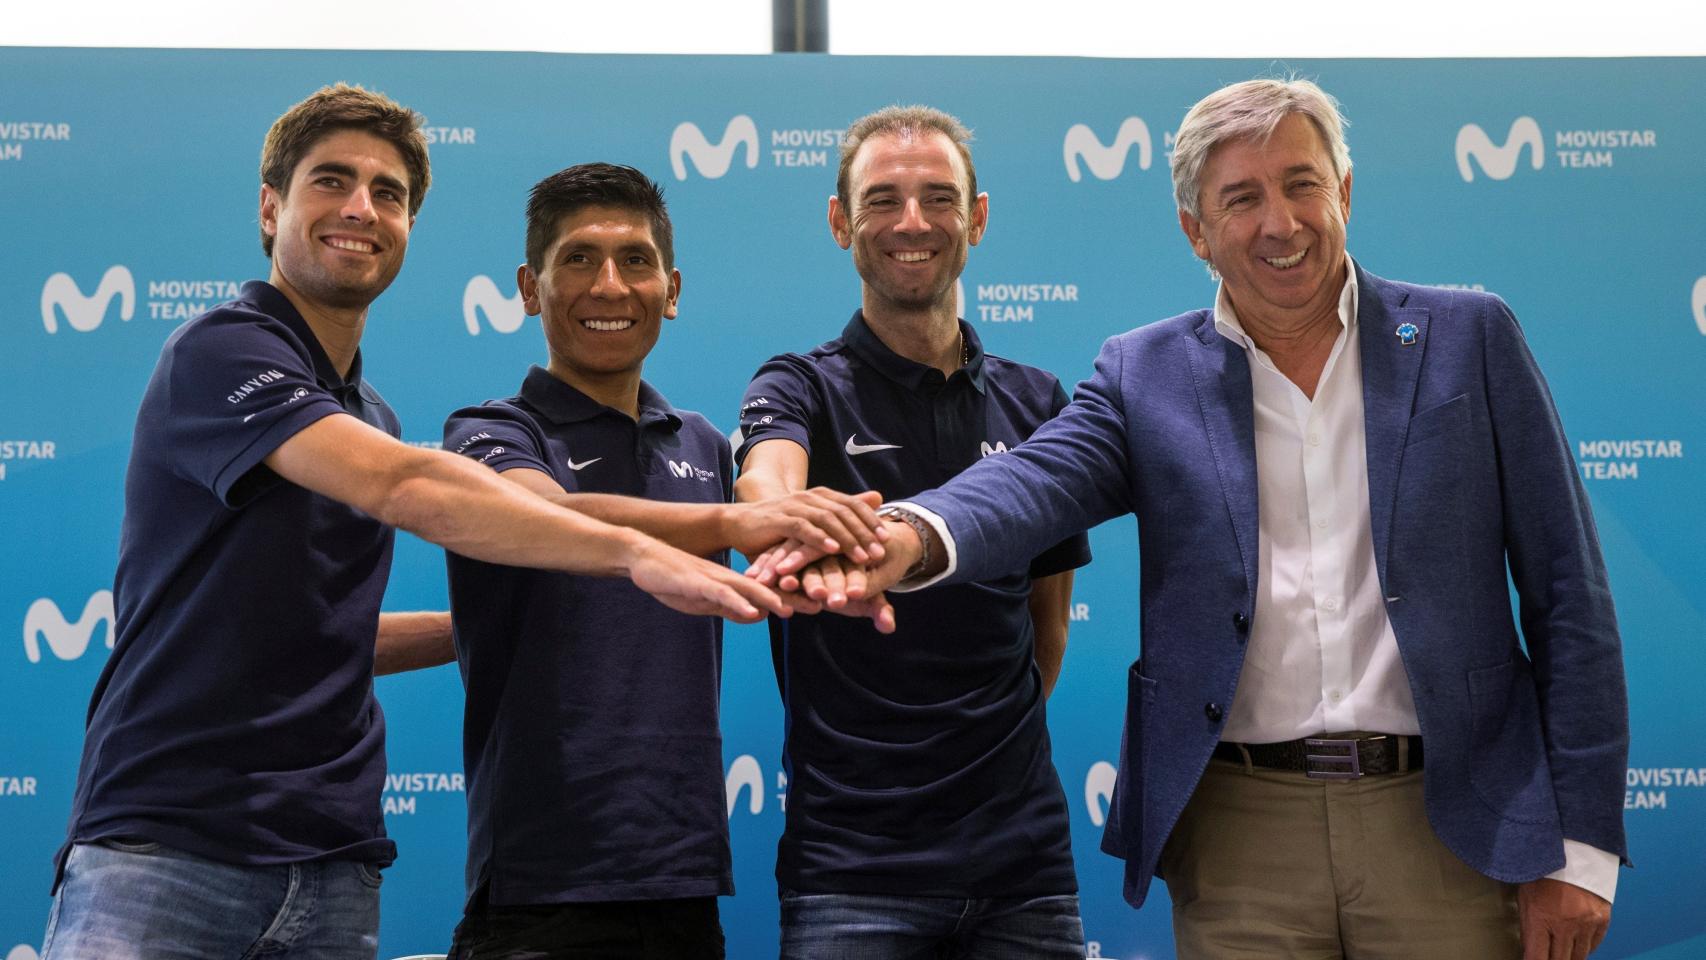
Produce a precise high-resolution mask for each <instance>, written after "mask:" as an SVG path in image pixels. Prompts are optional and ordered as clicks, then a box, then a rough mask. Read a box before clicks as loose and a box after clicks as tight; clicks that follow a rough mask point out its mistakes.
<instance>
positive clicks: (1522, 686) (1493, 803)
mask: <svg viewBox="0 0 1706 960" xmlns="http://www.w3.org/2000/svg"><path fill="white" fill-rule="evenodd" d="M1530 670H1531V668H1530V667H1529V665H1528V660H1527V659H1526V658H1524V657H1523V656H1522V655H1521V654H1517V655H1515V656H1513V657H1512V658H1511V659H1510V660H1508V661H1506V662H1505V663H1501V664H1499V665H1497V666H1492V667H1485V668H1482V669H1480V670H1471V671H1469V710H1470V719H1471V723H1472V725H1471V729H1470V745H1469V750H1470V755H1469V779H1470V783H1471V784H1472V785H1473V786H1474V788H1475V792H1476V793H1477V794H1479V795H1480V797H1481V800H1482V801H1483V802H1484V803H1486V804H1487V806H1488V807H1490V808H1492V810H1493V812H1494V813H1497V814H1498V815H1499V816H1501V817H1503V818H1505V819H1506V820H1510V821H1513V822H1516V823H1556V822H1557V820H1558V801H1557V798H1556V797H1555V796H1554V795H1553V792H1552V768H1551V766H1550V765H1549V764H1548V763H1547V762H1546V743H1545V740H1544V739H1543V738H1542V736H1541V732H1540V702H1539V697H1538V696H1537V695H1536V693H1535V690H1534V677H1533V674H1532V673H1531V672H1530Z"/></svg>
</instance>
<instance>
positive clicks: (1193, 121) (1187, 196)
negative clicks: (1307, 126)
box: [1173, 80, 1351, 217]
mask: <svg viewBox="0 0 1706 960" xmlns="http://www.w3.org/2000/svg"><path fill="white" fill-rule="evenodd" d="M1294 113H1301V114H1303V115H1304V116H1305V117H1307V118H1308V119H1309V122H1310V123H1313V124H1314V125H1315V129H1316V130H1317V131H1318V132H1319V133H1320V134H1321V139H1322V140H1324V141H1325V142H1326V144H1327V152H1328V154H1329V155H1330V156H1331V157H1332V158H1333V178H1334V180H1336V181H1343V180H1344V179H1345V174H1347V173H1349V172H1350V170H1351V148H1350V146H1349V145H1347V144H1346V143H1345V127H1347V126H1349V125H1350V121H1349V120H1346V119H1345V118H1344V115H1343V114H1341V113H1340V112H1339V101H1337V100H1335V99H1333V97H1332V95H1331V94H1329V93H1327V91H1325V90H1322V89H1321V88H1320V87H1318V86H1316V85H1315V84H1314V83H1311V82H1310V81H1308V80H1245V81H1244V82H1242V83H1234V84H1232V85H1230V86H1225V87H1221V88H1220V89H1219V90H1216V91H1214V92H1213V93H1211V94H1209V95H1208V96H1206V97H1203V98H1202V99H1201V100H1198V101H1197V105H1196V106H1194V107H1192V108H1191V111H1190V112H1189V113H1187V114H1185V119H1184V122H1182V123H1180V124H1179V132H1178V133H1177V134H1176V135H1175V136H1174V138H1173V200H1174V202H1176V203H1177V204H1178V205H1179V209H1180V210H1183V211H1184V212H1186V213H1188V214H1190V215H1191V216H1193V217H1200V216H1202V207H1201V204H1200V203H1199V202H1198V194H1199V192H1200V191H1201V190H1202V171H1203V167H1204V166H1205V165H1206V164H1207V163H1208V155H1209V154H1210V153H1212V152H1213V151H1214V148H1215V147H1218V146H1220V145H1221V144H1223V143H1226V142H1228V141H1232V140H1257V141H1261V140H1266V139H1267V138H1268V137H1270V136H1272V135H1273V132H1274V128H1275V127H1278V126H1279V124H1280V121H1281V120H1284V119H1285V118H1286V117H1287V116H1290V115H1291V114H1294Z"/></svg>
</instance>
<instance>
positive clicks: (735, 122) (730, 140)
mask: <svg viewBox="0 0 1706 960" xmlns="http://www.w3.org/2000/svg"><path fill="white" fill-rule="evenodd" d="M742 146H744V147H746V167H747V169H748V170H751V169H753V168H754V167H757V166H758V125H757V124H755V123H753V122H752V118H751V117H749V116H747V115H746V114H744V113H743V114H739V115H737V116H736V117H735V118H734V119H732V120H730V121H729V125H728V126H727V127H724V128H723V139H722V140H720V141H718V142H717V143H716V144H714V145H713V144H712V143H711V141H709V140H707V139H705V134H704V132H703V131H701V130H700V129H699V126H698V125H697V124H694V123H683V124H680V125H679V126H677V127H676V128H675V132H674V133H671V134H670V135H669V166H670V169H671V170H674V171H675V179H677V180H686V179H687V163H686V160H687V158H689V157H691V158H692V160H693V167H694V169H696V170H698V171H699V175H700V176H701V177H704V178H705V179H707V180H715V179H717V178H718V177H720V176H722V175H723V174H725V173H728V172H729V166H730V165H731V164H733V163H734V158H735V150H736V149H738V148H740V147H742Z"/></svg>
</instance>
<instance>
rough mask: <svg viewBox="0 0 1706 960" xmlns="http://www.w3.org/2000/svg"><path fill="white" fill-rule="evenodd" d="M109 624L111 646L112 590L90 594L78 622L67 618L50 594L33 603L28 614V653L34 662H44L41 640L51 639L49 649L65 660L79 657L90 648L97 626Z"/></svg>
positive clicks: (27, 655) (26, 620)
mask: <svg viewBox="0 0 1706 960" xmlns="http://www.w3.org/2000/svg"><path fill="white" fill-rule="evenodd" d="M102 623H105V624H106V626H107V647H108V648H111V647H112V645H113V594H112V591H111V590H97V591H95V593H94V594H93V595H92V596H90V597H89V602H88V603H86V604H84V605H83V615H82V616H81V617H78V618H77V622H76V623H70V622H68V621H67V620H66V619H65V614H64V612H63V611H61V610H60V609H59V604H57V603H54V602H53V601H52V600H51V599H49V598H47V597H42V598H41V599H40V600H37V601H36V602H34V603H32V604H30V609H29V610H28V611H27V612H26V613H25V614H24V656H25V657H26V658H27V659H28V660H29V661H30V662H31V663H40V662H41V641H42V640H46V641H47V648H48V649H49V650H52V651H53V655H54V656H56V657H58V658H59V659H61V660H75V659H77V658H78V657H81V656H82V655H83V652H84V651H85V650H88V649H89V641H91V640H93V639H94V637H95V628H96V627H98V626H100V625H101V624H102Z"/></svg>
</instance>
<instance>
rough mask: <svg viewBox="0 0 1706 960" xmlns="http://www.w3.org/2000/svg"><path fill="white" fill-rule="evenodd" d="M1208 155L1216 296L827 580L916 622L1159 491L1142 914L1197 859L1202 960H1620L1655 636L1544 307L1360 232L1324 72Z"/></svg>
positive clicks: (1186, 893) (1117, 359)
mask: <svg viewBox="0 0 1706 960" xmlns="http://www.w3.org/2000/svg"><path fill="white" fill-rule="evenodd" d="M1173 179H1174V186H1175V190H1176V194H1177V200H1178V206H1179V224H1180V226H1181V227H1182V228H1183V230H1184V233H1185V237H1186V239H1187V240H1188V241H1189V242H1190V244H1191V249H1192V250H1193V251H1194V252H1195V253H1196V255H1197V256H1198V257H1200V258H1202V259H1203V260H1204V261H1206V262H1207V263H1208V265H1209V267H1210V270H1211V272H1212V274H1213V275H1214V276H1215V277H1216V278H1218V280H1219V283H1220V289H1219V294H1218V296H1217V297H1216V300H1215V305H1214V308H1213V309H1211V310H1197V311H1193V312H1190V313H1187V314H1184V315H1181V316H1178V317H1174V318H1172V319H1170V320H1164V321H1162V322H1160V323H1156V324H1152V325H1150V326H1147V327H1144V328H1142V329H1138V330H1133V331H1130V332H1128V333H1125V334H1121V335H1119V336H1116V337H1114V338H1112V339H1111V340H1109V341H1108V342H1107V344H1106V345H1105V346H1104V347H1103V349H1102V353H1101V356H1100V357H1099V358H1098V360H1097V363H1096V373H1095V375H1094V376H1093V377H1092V378H1091V379H1090V380H1088V381H1086V382H1085V383H1084V384H1082V385H1080V386H1079V388H1078V391H1077V396H1076V399H1075V400H1074V402H1073V403H1072V405H1071V406H1070V407H1068V408H1067V410H1066V411H1065V412H1063V413H1062V414H1061V415H1060V416H1059V417H1057V418H1055V419H1054V420H1053V421H1052V422H1050V423H1049V424H1047V425H1045V426H1044V427H1042V428H1041V429H1040V430H1038V431H1037V433H1036V434H1035V435H1034V436H1033V437H1032V438H1031V439H1030V440H1029V441H1028V442H1026V443H1025V444H1023V445H1021V446H1019V447H1018V448H1017V449H1016V450H1014V451H1012V452H1011V453H1010V454H1009V455H1007V456H1003V457H995V458H991V459H990V460H989V461H988V462H985V463H982V464H979V465H977V466H976V467H974V468H973V469H971V470H969V471H967V472H966V473H964V474H962V475H961V476H960V477H959V478H957V479H955V480H954V481H952V482H950V483H948V484H947V485H945V486H944V487H942V488H941V489H940V490H935V491H930V492H927V493H922V494H919V495H917V496H914V497H911V498H909V500H908V501H907V502H902V503H898V504H893V505H891V506H890V507H888V508H885V510H886V512H890V513H900V514H901V517H900V519H901V520H903V521H911V522H895V523H891V525H890V530H891V533H892V536H891V537H890V540H889V543H888V545H887V546H888V554H887V556H886V558H885V559H884V561H883V563H882V564H881V565H880V566H878V567H877V568H876V569H875V570H872V571H855V570H848V569H846V567H845V565H843V564H839V563H832V564H824V565H819V566H817V567H814V568H812V569H809V570H808V571H807V572H806V573H805V575H804V576H803V578H802V579H803V580H804V587H805V589H806V591H807V593H808V594H810V595H817V596H825V597H829V598H830V600H831V604H830V605H831V607H834V605H835V604H834V599H835V597H836V596H839V595H847V596H850V597H852V598H854V600H855V601H856V602H858V603H860V604H862V605H864V606H866V607H869V608H871V609H873V610H874V611H875V612H876V613H877V614H878V615H879V616H887V615H889V613H890V611H888V610H887V609H886V608H885V607H884V603H883V601H882V600H881V599H880V598H879V596H878V595H877V594H876V593H875V591H878V590H881V589H882V588H883V587H885V586H887V585H890V584H893V583H894V582H895V581H896V580H899V579H901V578H902V577H903V576H904V577H905V578H906V579H905V584H916V585H917V586H919V587H923V586H934V585H936V584H939V583H943V582H948V583H953V582H959V581H963V580H972V579H977V578H980V577H985V576H988V575H989V574H990V573H991V572H992V571H995V570H999V569H1001V568H1002V566H1003V564H1004V562H1005V559H1004V558H1006V557H1007V556H1010V555H1013V554H1015V553H1016V554H1019V555H1024V554H1026V553H1027V552H1031V551H1035V550H1036V549H1038V548H1039V547H1040V546H1041V545H1043V544H1047V543H1052V542H1054V541H1056V540H1058V539H1059V538H1060V537H1062V536H1066V535H1068V534H1070V533H1073V532H1076V531H1080V530H1084V529H1086V528H1088V527H1090V526H1093V525H1095V524H1097V523H1100V522H1102V521H1103V520H1107V519H1109V518H1112V517H1115V516H1118V515H1120V514H1123V513H1128V512H1129V513H1134V514H1136V516H1137V520H1138V534H1139V541H1140V547H1141V551H1142V556H1143V564H1142V601H1141V603H1142V616H1143V621H1142V622H1143V637H1142V643H1143V649H1142V659H1140V660H1138V661H1137V662H1136V663H1134V664H1133V665H1132V668H1131V672H1130V676H1129V681H1128V682H1129V702H1128V704H1127V708H1126V721H1125V734H1124V739H1123V743H1122V746H1121V756H1120V766H1119V780H1118V784H1117V786H1116V788H1115V791H1114V798H1113V801H1112V803H1111V809H1110V812H1109V815H1108V823H1107V832H1106V835H1105V837H1104V839H1103V844H1102V846H1103V849H1104V850H1106V851H1108V852H1109V853H1112V854H1114V855H1115V856H1118V857H1120V858H1122V859H1124V860H1125V861H1126V877H1125V894H1126V898H1127V899H1128V900H1129V901H1130V902H1131V903H1132V904H1133V905H1134V906H1136V905H1140V904H1141V903H1142V902H1143V900H1144V898H1145V895H1146V893H1147V891H1148V888H1149V882H1150V879H1151V878H1152V876H1156V875H1159V876H1161V877H1163V878H1164V879H1165V881H1166V883H1167V887H1168V892H1169V893H1170V894H1171V895H1172V900H1173V916H1174V932H1175V937H1176V939H1177V942H1178V948H1179V955H1180V956H1181V957H1184V958H1199V957H1202V958H1206V957H1214V958H1225V957H1252V958H1253V957H1273V956H1310V957H1315V956H1323V957H1329V956H1330V957H1339V956H1345V957H1358V958H1362V957H1417V956H1426V957H1476V958H1482V957H1516V956H1518V955H1519V954H1520V955H1521V956H1523V957H1524V958H1525V960H1541V958H1548V957H1550V958H1565V957H1584V956H1586V955H1587V953H1588V952H1589V951H1590V950H1592V949H1593V948H1594V947H1596V946H1597V945H1598V943H1599V941H1600V940H1601V939H1602V938H1603V936H1604V933H1605V930H1606V926H1607V924H1608V922H1609V919H1610V900H1611V897H1612V894H1613V892H1614V891H1615V887H1616V880H1617V867H1618V863H1619V861H1620V860H1625V862H1626V859H1625V857H1624V849H1625V848H1624V836H1623V822H1622V806H1623V786H1622V780H1623V771H1624V768H1625V765H1626V761H1627V753H1628V716H1627V713H1628V709H1627V702H1626V698H1625V692H1624V682H1623V666H1622V654H1621V645H1620V641H1619V639H1618V633H1617V624H1616V620H1615V616H1614V614H1613V610H1612V603H1611V591H1610V586H1609V583H1608V582H1607V577H1606V571H1605V567H1604V563H1603V561H1602V560H1601V557H1600V550H1599V543H1598V538H1597V534H1596V533H1595V530H1594V524H1593V519H1592V516H1591V514H1590V511H1589V508H1588V501H1587V496H1586V493H1585V492H1584V490H1583V488H1582V486H1581V483H1580V481H1579V480H1578V478H1577V475H1576V471H1575V467H1574V464H1573V463H1572V461H1571V458H1570V452H1569V449H1568V446H1567V444H1566V442H1565V437H1564V431H1563V427H1562V425H1561V424H1560V423H1559V420H1558V416H1557V413H1556V411H1555V410H1554V408H1553V404H1552V400H1551V397H1550V395H1549V393H1548V391H1547V388H1546V384H1545V381H1544V380H1543V378H1542V377H1541V375H1540V370H1539V368H1538V367H1537V366H1536V364H1535V361H1534V358H1533V356H1532V355H1531V354H1530V353H1529V350H1528V347H1527V346H1526V344H1525V343H1524V340H1523V336H1522V333H1521V331H1520V330H1519V328H1518V326H1517V323H1516V319H1515V317H1514V316H1513V315H1512V313H1511V311H1510V308H1509V307H1507V306H1506V305H1505V303H1504V302H1503V301H1502V300H1500V299H1499V298H1497V297H1494V296H1490V295H1487V294H1483V293H1474V292H1469V291H1457V290H1440V289H1432V288H1427V287H1420V286H1414V285H1411V284H1404V283H1396V282H1393V281H1390V280H1385V279H1382V278H1380V277H1377V276H1375V275H1374V274H1372V273H1369V272H1368V271H1366V270H1365V269H1363V267H1362V265H1361V264H1359V263H1357V262H1355V261H1354V260H1352V259H1351V258H1350V257H1349V256H1348V255H1347V254H1346V252H1345V226H1346V223H1347V222H1348V220H1349V219H1350V209H1351V163H1350V153H1349V150H1348V148H1347V147H1346V145H1345V141H1344V135H1343V121H1342V119H1341V117H1340V115H1339V111H1338V106H1337V104H1336V103H1335V102H1334V100H1333V99H1332V98H1331V97H1329V96H1328V95H1327V94H1325V93H1324V92H1323V91H1321V89H1320V88H1319V87H1317V86H1315V85H1314V84H1312V83H1309V82H1307V81H1301V80H1298V81H1290V82H1286V81H1277V80H1255V81H1249V82H1245V83H1239V84H1234V85H1232V86H1229V87H1226V88H1224V89H1221V90H1218V91H1216V92H1215V93H1213V94H1211V95H1209V96H1208V97H1206V98H1204V99H1203V100H1202V101H1201V102H1199V103H1198V104H1197V105H1196V106H1195V107H1193V108H1192V109H1191V111H1190V113H1189V114H1188V115H1187V116H1186V117H1185V119H1184V122H1183V123H1182V124H1181V125H1180V127H1179V132H1178V135H1177V138H1176V146H1175V152H1174V157H1173ZM921 557H922V558H924V559H923V560H922V561H921V560H920V558H921ZM915 567H917V569H914V568H915ZM1507 571H1508V576H1509V581H1508V582H1509V583H1511V584H1514V586H1515V590H1516V594H1517V597H1518V598H1519V601H1520V606H1521V621H1522V630H1521V641H1520V642H1519V639H1518V632H1517V629H1516V624H1515V622H1514V621H1513V618H1512V615H1511V606H1510V601H1509V593H1508V590H1507ZM905 584H903V586H904V585H905ZM902 622H904V619H903V620H902ZM1424 745H1425V747H1426V752H1425V757H1424V751H1423V747H1424Z"/></svg>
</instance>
